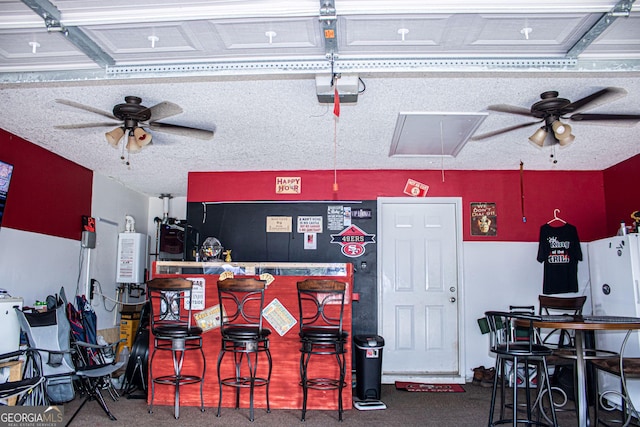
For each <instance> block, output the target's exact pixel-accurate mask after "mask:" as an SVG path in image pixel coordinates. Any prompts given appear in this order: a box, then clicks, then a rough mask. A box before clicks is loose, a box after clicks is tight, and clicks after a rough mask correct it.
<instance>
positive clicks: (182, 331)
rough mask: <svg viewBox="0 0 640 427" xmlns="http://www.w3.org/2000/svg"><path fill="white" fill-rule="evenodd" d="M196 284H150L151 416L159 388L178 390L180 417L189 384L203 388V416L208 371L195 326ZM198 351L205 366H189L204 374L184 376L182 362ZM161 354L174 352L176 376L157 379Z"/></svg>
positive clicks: (168, 281)
mask: <svg viewBox="0 0 640 427" xmlns="http://www.w3.org/2000/svg"><path fill="white" fill-rule="evenodd" d="M192 289H193V282H191V281H190V280H187V279H182V278H177V277H176V278H166V279H165V278H159V279H153V280H150V281H148V282H147V294H148V296H149V302H150V306H151V307H150V308H151V310H150V311H151V313H150V326H151V332H152V333H153V353H152V354H151V360H150V362H149V377H150V378H151V403H150V405H149V413H152V412H153V401H154V397H155V386H156V384H164V385H173V386H174V387H175V397H174V416H175V418H176V419H178V418H179V416H180V387H181V386H184V385H187V384H197V383H199V384H200V410H201V411H202V412H204V397H203V394H202V386H203V383H204V375H205V370H206V359H205V357H204V351H203V350H202V329H201V328H200V327H198V326H196V325H192V320H191V319H192V316H191V301H192V298H191V293H192ZM192 350H198V351H199V353H200V356H201V357H202V364H201V365H198V364H190V365H191V366H190V368H191V367H192V366H193V368H191V369H196V368H197V367H198V366H201V367H202V372H200V373H197V374H185V373H184V372H183V369H182V368H183V362H184V358H185V353H186V352H188V351H192ZM158 351H167V352H171V359H172V360H173V372H172V373H170V374H166V375H158V376H155V375H154V367H155V365H154V358H155V356H156V353H157V352H158Z"/></svg>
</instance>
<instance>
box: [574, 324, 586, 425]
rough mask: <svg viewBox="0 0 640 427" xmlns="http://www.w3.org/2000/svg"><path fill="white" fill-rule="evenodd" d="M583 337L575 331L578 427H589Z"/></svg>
mask: <svg viewBox="0 0 640 427" xmlns="http://www.w3.org/2000/svg"><path fill="white" fill-rule="evenodd" d="M583 341H584V336H583V333H582V331H581V330H577V331H576V335H575V344H576V379H577V386H578V396H577V398H578V401H577V405H578V426H580V427H588V426H589V403H588V401H587V378H586V366H585V361H584V344H583Z"/></svg>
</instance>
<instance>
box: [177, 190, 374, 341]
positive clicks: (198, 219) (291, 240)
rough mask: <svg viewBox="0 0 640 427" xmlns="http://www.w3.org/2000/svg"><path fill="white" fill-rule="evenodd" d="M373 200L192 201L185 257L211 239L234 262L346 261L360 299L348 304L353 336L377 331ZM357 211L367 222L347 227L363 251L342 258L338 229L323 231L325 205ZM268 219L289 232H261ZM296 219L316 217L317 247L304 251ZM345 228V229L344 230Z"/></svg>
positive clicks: (354, 219)
mask: <svg viewBox="0 0 640 427" xmlns="http://www.w3.org/2000/svg"><path fill="white" fill-rule="evenodd" d="M376 205H377V202H376V201H375V200H365V201H358V202H353V201H349V202H341V201H330V202H292V203H283V202H247V203H195V202H189V203H188V204H187V224H188V227H187V230H188V232H187V233H186V236H187V237H186V240H187V242H186V244H185V259H186V260H188V261H193V260H194V259H195V258H194V246H195V245H196V241H197V242H198V243H202V242H203V241H204V239H206V238H207V237H212V236H213V237H216V238H218V240H220V242H221V243H222V245H223V246H224V248H225V249H231V257H232V260H233V261H234V262H320V263H331V262H335V263H352V264H353V266H354V292H357V293H359V294H360V301H358V302H353V325H352V333H353V335H358V334H374V333H377V307H378V299H377V284H376V272H377V255H376V252H377V247H376V245H377V243H376V240H377V236H376V233H377V212H376ZM334 206H345V207H351V209H352V211H355V210H358V209H363V210H365V211H366V212H370V213H371V217H370V218H366V219H364V218H357V217H352V218H351V223H352V224H353V225H355V226H357V227H359V228H360V229H361V230H362V231H364V232H365V233H366V234H367V235H370V236H371V237H368V238H367V239H368V240H373V242H371V243H367V244H366V245H365V246H364V248H365V251H364V253H363V254H362V255H361V256H359V257H348V256H346V255H344V254H343V253H342V252H341V249H342V246H341V245H340V244H337V243H331V235H332V234H334V235H336V234H338V233H340V231H341V230H329V229H328V227H329V224H328V218H327V212H328V208H329V207H334ZM268 216H287V217H291V218H292V228H293V230H292V232H291V233H267V232H266V218H267V217H268ZM298 216H321V217H322V221H323V223H322V226H323V232H322V233H319V234H317V249H315V250H305V249H304V234H302V233H297V232H296V224H297V218H298ZM344 228H346V227H344Z"/></svg>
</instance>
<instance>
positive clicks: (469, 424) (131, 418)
mask: <svg viewBox="0 0 640 427" xmlns="http://www.w3.org/2000/svg"><path fill="white" fill-rule="evenodd" d="M463 387H464V389H465V392H464V393H414V392H407V391H403V390H396V388H395V386H394V385H393V384H383V385H382V390H381V395H382V396H381V397H382V398H381V401H382V402H384V403H385V405H386V406H387V409H384V410H370V411H360V410H357V409H354V408H349V410H346V411H345V413H344V421H343V422H338V413H337V411H308V413H307V417H306V422H305V423H301V421H300V411H299V410H284V409H280V410H272V411H271V413H266V411H265V410H264V409H259V408H258V409H256V410H255V421H254V422H253V423H251V422H250V421H249V419H248V414H249V410H248V409H245V408H241V409H239V410H235V409H233V408H222V415H221V417H220V418H217V417H216V408H209V407H207V408H205V412H204V413H203V412H200V410H199V409H198V408H196V407H182V408H181V409H180V418H179V419H178V420H176V419H175V418H174V417H173V407H172V406H155V407H154V412H153V414H149V413H148V411H147V404H146V401H145V400H144V399H127V398H126V397H121V398H120V400H118V401H116V402H114V401H111V400H110V399H109V398H108V400H107V404H108V406H109V408H110V409H111V412H112V413H113V414H114V415H115V416H116V417H117V421H110V420H109V419H108V417H107V416H106V415H105V413H104V412H103V411H102V409H101V408H100V406H99V405H98V403H97V402H95V401H91V402H88V403H87V404H86V405H85V406H84V408H82V410H81V411H80V412H79V413H78V415H77V416H76V418H75V419H74V420H73V423H72V425H74V426H86V425H89V426H92V427H98V426H109V427H118V426H136V427H160V426H203V425H220V426H250V425H259V426H306V427H313V426H356V425H358V426H363V425H368V426H434V427H436V426H438V427H442V426H444V427H448V426H451V427H454V426H455V427H481V426H486V425H487V420H488V414H489V403H490V399H491V388H486V387H480V386H477V385H472V384H465V385H463ZM81 402H82V400H81V399H80V398H79V397H77V398H76V399H75V400H73V401H71V402H69V403H67V404H65V405H64V412H65V423H66V422H67V420H68V419H69V417H70V416H71V415H72V414H73V412H74V411H75V409H76V408H77V407H78V405H79V404H80V403H81ZM569 404H570V405H572V403H571V402H570V403H569ZM558 421H559V425H560V426H562V427H569V426H574V425H576V424H577V421H576V416H575V413H574V412H573V411H567V412H559V413H558Z"/></svg>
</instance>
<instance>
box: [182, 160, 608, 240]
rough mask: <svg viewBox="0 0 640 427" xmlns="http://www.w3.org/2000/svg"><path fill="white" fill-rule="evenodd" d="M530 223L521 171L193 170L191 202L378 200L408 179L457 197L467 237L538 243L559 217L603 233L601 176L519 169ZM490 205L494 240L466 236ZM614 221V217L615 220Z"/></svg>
mask: <svg viewBox="0 0 640 427" xmlns="http://www.w3.org/2000/svg"><path fill="white" fill-rule="evenodd" d="M278 176H287V177H292V176H293V177H296V176H299V177H301V178H302V185H301V193H300V194H293V195H281V194H276V193H275V178H276V177H278ZM523 176H524V196H525V198H524V202H525V216H526V219H527V221H526V222H523V221H522V213H521V193H520V171H519V170H514V171H454V170H452V171H445V172H444V182H443V177H442V172H441V171H424V170H411V171H407V170H348V171H338V185H339V190H338V192H336V193H334V192H333V190H332V184H333V179H334V176H333V171H275V172H273V171H264V172H190V173H189V187H188V192H187V200H188V201H189V202H227V201H257V200H271V201H281V200H375V199H376V198H377V197H408V196H407V195H406V194H404V193H403V190H404V186H405V184H406V183H407V179H413V180H416V181H419V182H421V183H424V184H427V185H429V191H428V194H427V197H462V202H463V226H464V237H463V238H464V240H478V241H487V240H494V241H495V240H498V241H531V242H537V241H538V237H539V230H540V226H541V225H542V224H544V223H546V222H547V221H549V220H550V219H551V218H552V217H553V211H554V209H560V213H559V216H560V217H562V218H563V219H564V220H566V221H568V222H570V223H572V224H574V225H575V226H576V227H577V228H578V233H579V235H580V239H581V240H582V241H591V240H595V239H599V238H602V237H606V236H607V222H606V221H607V217H606V212H605V196H604V186H603V181H602V172H548V171H527V170H525V171H524V175H523ZM472 202H495V203H496V208H497V224H498V233H497V236H493V237H485V236H471V234H470V214H469V212H470V203H472ZM618 224H619V220H618Z"/></svg>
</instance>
